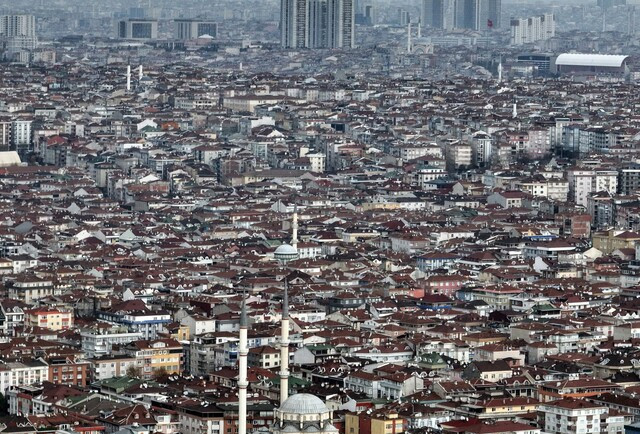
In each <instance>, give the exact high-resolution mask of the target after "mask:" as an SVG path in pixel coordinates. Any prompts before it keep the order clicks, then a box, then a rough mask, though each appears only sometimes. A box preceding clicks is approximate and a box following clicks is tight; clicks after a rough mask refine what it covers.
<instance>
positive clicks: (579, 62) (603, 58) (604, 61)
mask: <svg viewBox="0 0 640 434" xmlns="http://www.w3.org/2000/svg"><path fill="white" fill-rule="evenodd" d="M628 57H629V56H623V55H614V54H581V53H563V54H561V55H559V56H558V58H557V59H556V65H561V66H562V65H568V66H603V67H609V68H620V67H622V64H623V63H624V61H625V60H626V59H627V58H628Z"/></svg>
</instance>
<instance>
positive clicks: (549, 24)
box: [511, 14, 556, 45]
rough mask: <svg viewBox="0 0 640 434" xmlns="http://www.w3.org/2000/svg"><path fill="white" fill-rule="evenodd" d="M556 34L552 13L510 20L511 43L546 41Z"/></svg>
mask: <svg viewBox="0 0 640 434" xmlns="http://www.w3.org/2000/svg"><path fill="white" fill-rule="evenodd" d="M555 35H556V19H555V16H554V15H553V14H544V15H540V16H537V17H529V18H517V19H512V20H511V44H512V45H523V44H532V43H534V42H537V41H546V40H547V39H550V38H553V37H554V36H555Z"/></svg>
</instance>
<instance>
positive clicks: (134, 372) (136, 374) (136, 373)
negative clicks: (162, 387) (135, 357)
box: [126, 365, 142, 378]
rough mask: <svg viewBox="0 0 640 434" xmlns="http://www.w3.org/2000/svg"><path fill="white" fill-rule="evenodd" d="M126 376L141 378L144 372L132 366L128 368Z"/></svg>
mask: <svg viewBox="0 0 640 434" xmlns="http://www.w3.org/2000/svg"><path fill="white" fill-rule="evenodd" d="M126 375H127V377H130V378H140V377H141V376H142V371H141V370H140V368H138V367H136V366H133V365H130V366H129V367H128V368H127V372H126Z"/></svg>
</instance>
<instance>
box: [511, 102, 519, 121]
mask: <svg viewBox="0 0 640 434" xmlns="http://www.w3.org/2000/svg"><path fill="white" fill-rule="evenodd" d="M512 115H513V118H514V119H515V118H517V117H518V103H517V102H514V103H513V113H512Z"/></svg>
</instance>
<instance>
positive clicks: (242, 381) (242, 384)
mask: <svg viewBox="0 0 640 434" xmlns="http://www.w3.org/2000/svg"><path fill="white" fill-rule="evenodd" d="M248 327H249V321H248V320H247V302H246V299H243V300H242V311H241V313H240V343H239V344H238V433H239V434H247V387H249V381H247V355H248V354H249V349H248V348H247V330H248Z"/></svg>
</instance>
